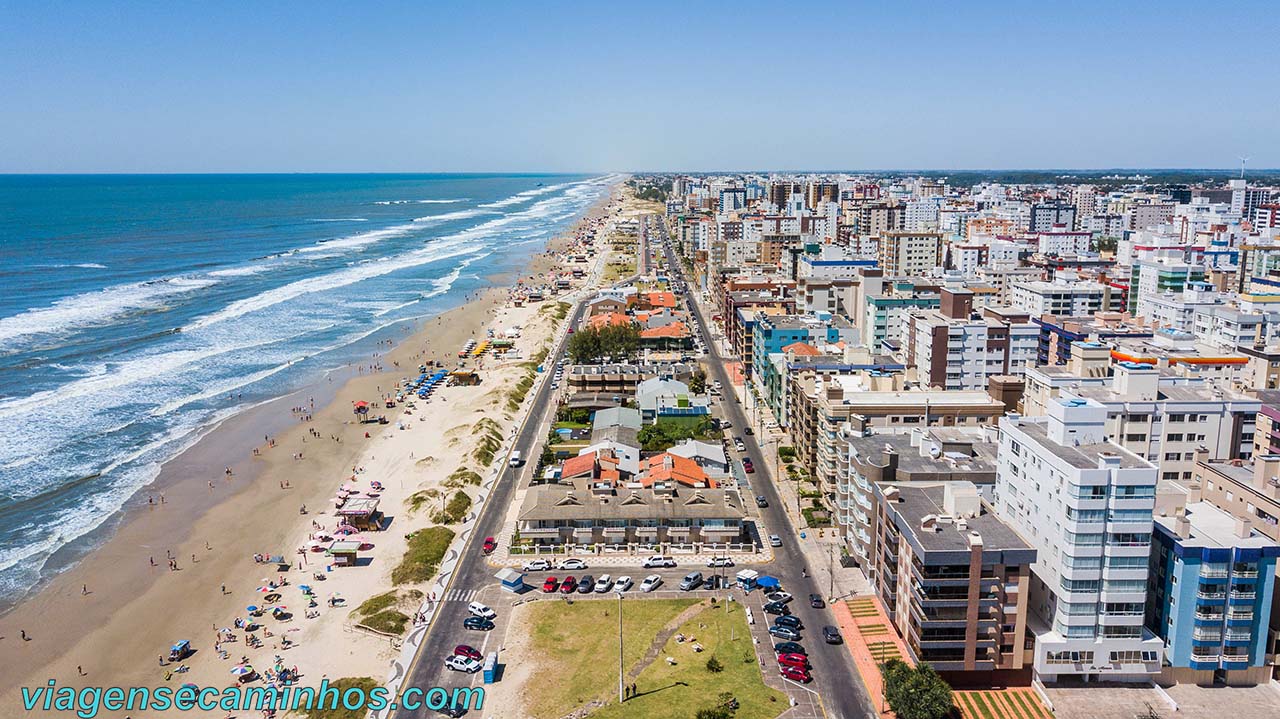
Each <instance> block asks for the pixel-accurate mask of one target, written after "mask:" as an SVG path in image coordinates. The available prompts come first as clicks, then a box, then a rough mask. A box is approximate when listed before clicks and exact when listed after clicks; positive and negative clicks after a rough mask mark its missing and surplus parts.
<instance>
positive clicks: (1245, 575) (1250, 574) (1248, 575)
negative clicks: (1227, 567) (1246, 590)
mask: <svg viewBox="0 0 1280 719" xmlns="http://www.w3.org/2000/svg"><path fill="white" fill-rule="evenodd" d="M1231 576H1233V577H1235V578H1236V579H1257V578H1258V570H1256V569H1232V570H1231Z"/></svg>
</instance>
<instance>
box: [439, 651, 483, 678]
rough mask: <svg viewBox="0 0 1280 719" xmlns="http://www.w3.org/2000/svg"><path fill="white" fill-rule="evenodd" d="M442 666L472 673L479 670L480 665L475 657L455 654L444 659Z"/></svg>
mask: <svg viewBox="0 0 1280 719" xmlns="http://www.w3.org/2000/svg"><path fill="white" fill-rule="evenodd" d="M444 666H445V668H446V669H452V670H453V671H455V672H466V673H467V674H474V673H475V672H478V671H480V666H481V665H480V662H479V661H478V660H476V659H468V658H467V657H463V656H459V655H457V654H455V655H453V656H451V657H449V658H448V659H446V660H444Z"/></svg>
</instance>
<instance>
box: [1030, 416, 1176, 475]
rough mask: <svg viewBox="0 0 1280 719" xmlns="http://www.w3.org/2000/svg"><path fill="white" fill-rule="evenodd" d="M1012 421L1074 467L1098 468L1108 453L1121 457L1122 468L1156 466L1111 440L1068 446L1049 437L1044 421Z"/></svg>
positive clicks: (1034, 439)
mask: <svg viewBox="0 0 1280 719" xmlns="http://www.w3.org/2000/svg"><path fill="white" fill-rule="evenodd" d="M1011 423H1012V424H1013V426H1015V427H1017V428H1018V429H1020V430H1022V431H1023V432H1024V433H1025V434H1026V435H1027V437H1029V438H1030V439H1032V440H1033V441H1035V442H1036V443H1037V444H1039V445H1040V446H1041V447H1043V448H1044V449H1046V450H1048V451H1050V452H1052V453H1053V454H1055V455H1057V456H1058V457H1059V458H1061V459H1063V460H1065V461H1066V462H1067V463H1068V464H1070V465H1071V466H1072V467H1076V468H1078V469H1097V468H1098V458H1099V457H1101V456H1103V455H1108V454H1109V455H1112V456H1116V457H1119V458H1120V468H1121V469H1138V468H1143V467H1145V468H1148V469H1150V468H1152V467H1154V465H1152V464H1151V463H1149V462H1147V460H1145V459H1142V458H1141V457H1139V456H1138V455H1136V454H1134V453H1133V452H1130V451H1128V450H1126V449H1124V448H1122V447H1120V446H1118V445H1115V444H1112V443H1111V442H1096V443H1089V444H1080V445H1077V446H1074V447H1068V446H1064V445H1061V444H1058V443H1057V442H1054V441H1053V440H1051V439H1049V433H1048V431H1047V430H1046V429H1045V425H1044V423H1043V422H1032V421H1027V420H1023V419H1016V420H1012V422H1011Z"/></svg>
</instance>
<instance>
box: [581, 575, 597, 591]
mask: <svg viewBox="0 0 1280 719" xmlns="http://www.w3.org/2000/svg"><path fill="white" fill-rule="evenodd" d="M595 588H596V578H595V577H593V576H591V575H590V574H584V575H582V579H579V580H578V594H590V593H591V592H592V591H593V590H594V589H595Z"/></svg>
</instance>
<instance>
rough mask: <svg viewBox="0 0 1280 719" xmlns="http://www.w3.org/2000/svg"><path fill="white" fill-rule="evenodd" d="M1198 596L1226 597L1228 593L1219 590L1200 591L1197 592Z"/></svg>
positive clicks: (1209, 597) (1206, 597)
mask: <svg viewBox="0 0 1280 719" xmlns="http://www.w3.org/2000/svg"><path fill="white" fill-rule="evenodd" d="M1196 598H1197V599H1226V598H1227V593H1226V592H1217V591H1211V592H1206V591H1198V592H1196Z"/></svg>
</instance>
